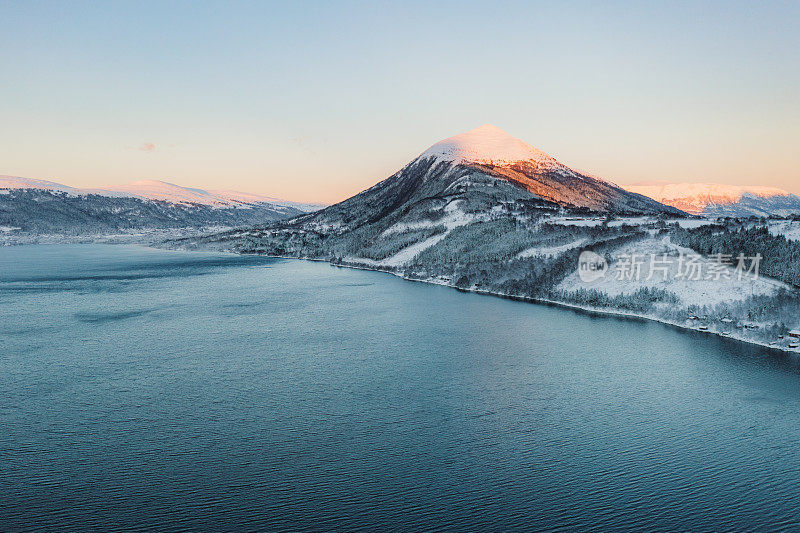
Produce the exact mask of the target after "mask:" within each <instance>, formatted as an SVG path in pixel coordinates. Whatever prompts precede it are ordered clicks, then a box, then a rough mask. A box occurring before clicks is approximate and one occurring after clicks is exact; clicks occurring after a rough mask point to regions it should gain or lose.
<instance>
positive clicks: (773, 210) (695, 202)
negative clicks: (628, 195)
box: [625, 183, 800, 217]
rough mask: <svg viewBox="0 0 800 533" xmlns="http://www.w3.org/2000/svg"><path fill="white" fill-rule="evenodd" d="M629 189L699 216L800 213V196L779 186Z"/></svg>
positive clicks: (698, 185)
mask: <svg viewBox="0 0 800 533" xmlns="http://www.w3.org/2000/svg"><path fill="white" fill-rule="evenodd" d="M625 188H626V189H627V190H629V191H632V192H635V193H638V194H642V195H644V196H648V197H650V198H652V199H654V200H657V201H659V202H661V203H664V204H667V205H671V206H673V207H677V208H678V209H681V210H683V211H686V212H687V213H692V214H695V215H703V216H712V217H719V216H730V217H747V216H751V215H755V216H769V215H781V216H787V215H791V214H795V213H800V197H798V196H796V195H794V194H791V193H789V192H787V191H784V190H782V189H778V188H775V187H764V186H759V185H752V186H741V185H727V184H721V183H655V184H637V185H626V186H625Z"/></svg>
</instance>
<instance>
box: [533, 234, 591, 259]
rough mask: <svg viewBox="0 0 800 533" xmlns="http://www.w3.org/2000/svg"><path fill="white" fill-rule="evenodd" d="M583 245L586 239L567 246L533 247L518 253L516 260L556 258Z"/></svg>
mask: <svg viewBox="0 0 800 533" xmlns="http://www.w3.org/2000/svg"><path fill="white" fill-rule="evenodd" d="M584 244H586V239H579V240H577V241H573V242H568V243H567V244H562V245H561V246H549V247H547V246H544V247H538V246H534V247H532V248H528V249H527V250H523V251H521V252H520V253H518V254H517V258H518V259H525V258H526V257H557V256H559V255H561V254H563V253H564V252H566V251H569V250H572V249H573V248H578V247H579V246H583V245H584Z"/></svg>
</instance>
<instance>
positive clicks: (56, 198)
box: [0, 176, 319, 244]
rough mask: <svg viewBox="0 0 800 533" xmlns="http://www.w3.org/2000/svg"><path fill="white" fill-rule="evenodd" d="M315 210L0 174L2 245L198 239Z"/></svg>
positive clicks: (167, 187) (243, 197) (163, 187)
mask: <svg viewBox="0 0 800 533" xmlns="http://www.w3.org/2000/svg"><path fill="white" fill-rule="evenodd" d="M318 207H319V206H313V205H308V204H296V203H294V202H286V201H282V200H276V199H274V198H269V197H265V196H259V195H254V194H246V193H238V192H233V191H205V190H202V189H193V188H189V187H181V186H178V185H173V184H171V183H166V182H162V181H153V180H146V181H138V182H135V183H131V184H128V185H121V186H113V187H106V188H97V189H79V188H76V187H69V186H67V185H62V184H60V183H55V182H52V181H46V180H37V179H29V178H20V177H15V176H0V228H3V230H2V232H0V244H4V243H5V244H9V243H23V242H59V240H60V239H62V240H75V239H89V240H92V239H100V238H104V237H105V236H108V235H116V234H119V233H125V234H132V233H133V234H135V233H136V232H139V231H147V232H152V231H161V230H165V231H171V232H174V231H180V233H182V234H186V233H187V231H182V230H189V231H188V233H192V232H194V233H197V232H198V231H203V230H204V229H210V228H216V229H224V228H236V227H245V226H253V225H263V224H268V223H271V222H275V221H278V220H283V219H287V218H291V217H296V216H299V215H303V214H305V213H307V212H309V211H314V210H316V208H318Z"/></svg>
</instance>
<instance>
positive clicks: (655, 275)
mask: <svg viewBox="0 0 800 533" xmlns="http://www.w3.org/2000/svg"><path fill="white" fill-rule="evenodd" d="M681 253H683V254H684V257H685V261H689V260H690V258H694V260H696V261H697V262H698V264H699V265H700V266H699V267H698V268H699V270H700V272H702V273H703V274H702V275H701V276H700V278H701V279H693V278H694V277H695V276H691V275H690V276H684V277H681V276H679V275H678V274H679V272H678V269H679V267H681V264H680V255H681ZM665 254H666V255H665ZM634 257H636V258H637V259H636V260H637V261H641V263H640V267H639V268H638V273H637V272H636V268H635V267H633V266H632V265H633V259H632V258H634ZM712 263H713V261H712V260H711V259H709V258H707V257H703V256H700V255H698V254H697V253H695V252H693V251H691V250H689V249H688V248H683V247H680V246H676V245H675V244H672V243H671V242H670V241H669V237H657V238H647V239H644V240H641V241H636V242H634V243H632V244H629V245H626V246H623V247H621V248H619V249H617V250H615V251H614V253H613V254H612V262H611V264H610V265H609V269H608V271H607V272H606V275H605V276H604V277H603V278H600V279H598V280H596V281H592V282H588V283H587V282H584V281H583V280H581V278H580V276H579V274H578V272H577V268H576V271H575V272H574V273H572V274H570V275H568V276H567V277H566V278H565V279H564V280H563V281H562V282H561V283H560V284H559V286H558V288H559V289H561V290H565V291H575V290H577V289H589V290H596V291H600V292H604V293H606V294H608V295H609V296H617V295H621V294H633V293H635V292H636V291H637V290H639V289H642V288H645V287H648V288H655V289H663V290H666V291H669V292H671V293H673V294H675V295H676V296H677V297H678V298H679V299H680V300H681V302H682V303H683V304H684V305H692V304H696V305H707V306H713V305H716V304H719V303H723V302H733V301H741V300H744V299H746V298H748V297H750V296H757V295H774V294H775V293H777V291H778V289H779V288H781V287H785V286H784V285H783V284H782V283H780V282H778V281H775V280H773V279H769V278H766V277H764V276H759V277H756V276H754V275H752V274H745V275H743V276H742V278H741V279H739V276H738V275H737V274H736V273H735V272H734V271H733V269H732V268H731V267H727V268H726V270H727V274H722V273H720V275H719V276H718V277H717V276H716V274H715V275H713V276H711V277H710V279H707V278H709V276H708V273H709V272H711V271H713V270H714V269H715V268H716V266H713V265H712ZM576 266H577V265H576ZM623 267H624V268H623ZM683 272H686V263H684V264H683ZM687 278H689V279H687Z"/></svg>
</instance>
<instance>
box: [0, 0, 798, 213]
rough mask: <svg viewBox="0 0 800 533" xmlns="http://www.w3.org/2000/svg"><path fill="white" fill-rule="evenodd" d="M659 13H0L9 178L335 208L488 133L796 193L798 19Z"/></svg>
mask: <svg viewBox="0 0 800 533" xmlns="http://www.w3.org/2000/svg"><path fill="white" fill-rule="evenodd" d="M431 4H433V5H431ZM657 4H658V5H656V3H653V4H649V3H629V2H619V3H615V2H609V3H600V2H586V3H579V2H570V3H562V2H548V3H540V4H537V3H528V2H500V3H498V2H492V3H488V2H487V3H477V2H436V3H431V2H363V3H349V2H335V3H334V2H291V3H290V2H287V3H267V2H219V3H216V2H197V1H192V2H178V1H160V2H140V1H136V2H133V1H129V2H119V1H117V2H105V3H96V2H86V3H82V2H76V1H71V2H66V1H60V2H32V1H19V2H9V1H6V0H0V20H1V21H2V28H3V31H2V32H0V72H2V77H3V83H2V84H0V102H2V106H1V107H0V174H11V175H21V176H27V177H36V178H45V179H54V180H56V181H60V182H62V183H67V184H70V185H75V186H96V185H102V184H111V183H123V182H128V181H133V180H136V179H144V178H148V179H163V180H166V181H171V182H174V183H178V184H182V185H194V186H199V187H206V188H232V189H239V190H245V191H251V192H257V193H264V194H269V195H273V196H279V197H285V198H290V199H297V200H309V201H324V202H334V201H338V200H341V199H343V198H345V197H347V196H350V195H352V194H354V193H356V192H358V191H360V190H361V189H363V188H366V187H368V186H370V185H372V184H374V183H375V182H377V181H379V180H380V179H383V178H384V177H386V176H388V175H389V174H390V173H392V172H394V171H395V170H397V169H398V168H400V167H401V166H403V165H404V164H405V163H407V162H408V161H409V160H410V159H412V158H413V157H415V156H416V155H417V154H418V153H420V152H422V151H423V150H425V149H426V148H427V147H428V146H429V145H430V144H432V143H434V142H436V141H438V140H440V139H442V138H444V137H449V136H451V135H454V134H456V133H460V132H463V131H466V130H469V129H472V128H474V127H476V126H479V125H481V124H484V123H491V124H495V125H496V126H498V127H500V128H502V129H504V130H506V131H507V132H509V133H510V134H512V135H514V136H515V137H519V138H521V139H523V140H525V141H527V142H529V143H531V144H533V145H534V146H537V147H539V148H541V149H543V150H545V151H546V152H548V153H550V154H552V155H553V156H555V157H556V158H558V159H559V160H561V161H562V162H563V163H565V164H567V165H569V166H572V167H574V168H578V169H581V170H585V171H588V172H591V173H593V174H596V175H599V176H602V177H605V178H607V179H610V180H612V181H617V182H620V183H632V182H637V181H651V180H669V181H715V182H727V183H736V184H759V185H775V186H779V187H783V188H787V189H790V190H792V191H793V192H797V193H800V150H799V149H798V145H800V98H798V95H800V2H768V3H764V4H762V3H756V2H752V3H750V2H700V3H698V2H686V3H660V2H659V3H657ZM146 143H152V144H153V145H154V149H153V150H144V149H142V148H144V147H145V144H146Z"/></svg>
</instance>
